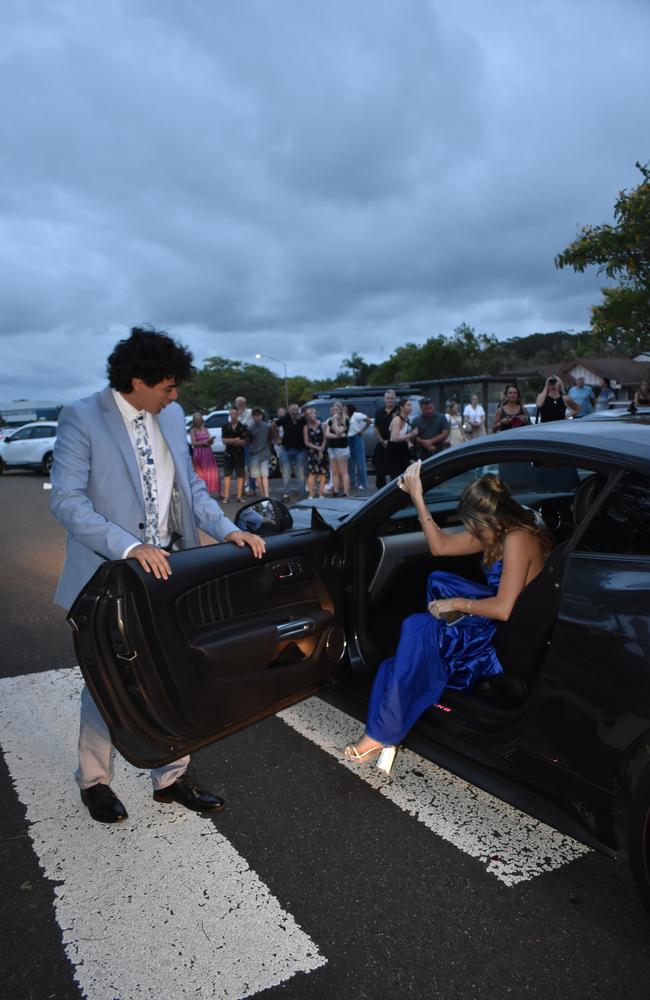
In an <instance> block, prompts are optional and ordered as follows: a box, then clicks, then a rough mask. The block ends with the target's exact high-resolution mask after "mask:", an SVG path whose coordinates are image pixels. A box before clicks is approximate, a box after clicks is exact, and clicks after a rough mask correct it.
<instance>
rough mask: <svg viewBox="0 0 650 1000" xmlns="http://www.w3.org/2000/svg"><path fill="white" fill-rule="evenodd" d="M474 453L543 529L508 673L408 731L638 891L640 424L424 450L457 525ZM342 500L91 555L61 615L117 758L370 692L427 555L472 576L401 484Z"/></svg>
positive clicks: (429, 561) (433, 504) (647, 553)
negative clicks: (251, 524) (149, 557)
mask: <svg viewBox="0 0 650 1000" xmlns="http://www.w3.org/2000/svg"><path fill="white" fill-rule="evenodd" d="M488 471H489V472H494V473H497V474H498V475H500V476H501V477H502V478H503V479H504V480H505V481H506V482H508V483H509V485H510V488H511V490H512V492H513V494H514V495H515V496H516V497H517V499H518V500H519V501H520V502H521V503H523V504H526V505H527V506H529V507H531V508H533V509H534V510H535V511H537V513H538V514H539V516H540V517H542V518H543V519H544V520H545V522H546V524H547V525H548V527H549V530H550V531H551V532H552V534H553V536H554V543H555V547H554V550H553V552H552V554H551V556H550V557H549V559H548V562H547V564H546V567H545V569H544V570H543V571H542V572H541V574H540V575H539V576H538V577H537V578H536V579H535V580H534V581H532V582H531V583H530V584H529V585H528V586H527V587H526V588H525V589H524V590H523V591H522V593H521V595H520V596H519V598H518V600H517V602H516V604H515V607H514V609H513V612H512V614H511V616H510V619H509V620H508V622H506V623H503V624H499V625H498V626H497V640H496V644H497V651H498V655H499V657H500V659H501V662H502V663H503V666H504V673H503V674H501V675H499V676H498V677H496V678H493V679H491V680H489V681H487V682H485V683H483V684H481V685H480V686H477V687H474V688H473V689H471V690H469V691H462V692H458V691H446V692H445V693H444V695H443V697H442V699H441V702H440V704H438V705H435V706H433V707H431V708H430V709H429V710H428V711H426V712H425V713H424V715H423V716H422V718H421V720H420V721H419V723H418V724H417V726H416V729H415V732H414V735H415V737H416V738H417V740H418V749H419V750H420V752H424V753H425V754H426V755H428V756H429V757H430V758H431V759H432V760H434V761H440V762H444V764H445V766H447V767H452V768H453V770H455V771H456V772H457V773H459V774H460V775H463V776H466V777H467V778H468V780H471V781H473V782H474V783H478V784H484V785H486V786H488V787H489V788H490V790H491V791H492V792H493V794H499V795H501V796H502V797H504V798H506V799H508V800H510V801H513V800H514V801H517V802H518V803H519V805H520V807H521V806H522V805H523V808H525V809H527V810H528V811H529V812H531V813H532V814H533V815H535V816H538V817H539V818H541V819H544V820H546V821H547V822H550V823H552V824H553V825H554V826H556V827H559V828H560V829H563V830H564V831H565V832H568V833H571V834H572V835H573V836H577V837H579V838H581V839H583V840H584V841H585V842H586V843H589V844H591V845H592V846H594V845H595V846H597V847H600V848H601V849H602V850H603V851H605V852H607V853H608V854H610V855H614V856H616V857H619V858H622V859H628V860H629V862H630V865H631V868H632V871H633V874H634V876H635V879H636V882H637V885H638V888H639V891H640V893H641V896H642V898H643V901H644V903H645V905H646V906H647V907H649V908H650V669H649V667H648V665H649V664H650V436H649V435H648V428H647V423H645V422H644V421H643V420H637V421H634V420H631V419H630V420H622V421H620V422H619V421H606V420H603V421H601V422H600V423H596V421H594V422H592V423H588V422H587V421H586V420H584V419H583V420H574V421H571V422H570V423H549V424H542V425H537V426H536V427H530V428H527V427H525V428H519V429H517V430H515V431H506V432H503V433H501V434H498V435H488V436H487V437H483V438H479V439H477V440H475V441H472V442H470V443H468V444H467V445H465V446H464V447H463V448H457V449H450V450H448V451H445V452H442V453H440V454H439V455H437V456H434V457H432V458H431V459H429V460H428V461H427V462H425V463H424V464H423V466H422V477H423V482H424V488H425V496H426V503H427V506H428V508H429V510H430V512H431V514H432V515H433V516H434V517H435V519H436V521H437V523H438V524H439V525H441V527H442V528H443V530H445V531H448V532H454V531H457V530H459V528H460V523H459V519H458V515H457V513H456V510H457V505H458V500H459V497H460V495H461V493H462V490H463V489H464V487H465V486H466V485H467V484H468V483H469V482H471V481H472V480H473V479H475V478H477V477H480V476H482V475H484V474H485V473H486V472H488ZM336 506H337V505H336V503H335V502H334V501H328V502H327V504H324V505H323V506H322V513H321V508H319V504H318V502H314V503H312V504H311V506H310V508H309V511H308V514H309V520H308V521H307V516H306V514H303V515H301V520H298V519H297V518H296V520H295V521H293V523H292V517H293V511H292V510H289V509H287V508H286V507H284V506H283V505H282V504H280V503H279V502H278V501H273V502H272V503H271V504H270V505H269V506H268V509H267V510H266V511H265V512H264V517H263V518H260V521H262V520H263V521H264V522H265V533H268V531H269V522H271V529H270V530H274V531H276V532H277V533H276V534H273V535H271V536H270V537H268V538H267V551H266V554H265V556H264V558H263V559H262V560H261V561H259V562H257V561H256V560H254V559H253V558H252V557H251V555H250V554H249V552H248V550H246V549H238V548H236V547H234V546H230V545H216V546H207V547H204V548H197V549H191V550H188V551H184V552H179V553H176V554H173V555H172V556H171V561H172V563H173V575H172V576H171V577H170V579H169V580H167V581H165V582H160V581H157V580H156V579H155V578H154V577H153V576H152V575H151V574H147V573H145V572H144V571H143V570H142V569H141V568H140V566H139V564H138V563H137V562H135V561H119V562H107V563H106V564H104V566H102V567H101V568H100V569H99V570H98V572H97V573H96V574H95V576H94V577H93V579H92V580H91V581H90V582H89V583H88V585H87V586H86V587H85V589H84V591H83V592H82V593H81V595H80V596H79V598H78V599H77V601H76V602H75V604H74V607H73V608H72V610H71V612H70V615H69V618H70V622H71V624H72V626H73V628H74V631H75V644H76V649H77V654H78V657H79V662H80V663H81V666H82V670H83V673H84V676H85V678H86V681H87V683H88V685H89V687H90V689H91V691H92V693H93V697H94V698H95V700H96V701H97V703H98V704H99V706H100V708H101V711H102V714H103V716H104V718H105V719H106V720H107V723H108V725H109V728H110V731H111V735H112V739H113V742H114V743H115V745H116V746H117V747H118V748H119V750H120V752H121V753H123V754H124V756H125V757H126V758H127V759H128V760H130V761H131V762H132V763H133V764H135V765H136V766H140V767H151V766H158V765H161V764H163V763H165V762H167V761H171V760H174V759H176V758H178V757H180V756H182V755H183V754H185V753H189V752H191V751H193V750H196V749H198V748H199V747H201V746H204V745H205V744H207V743H210V742H211V741H213V740H215V739H218V738H220V737H224V736H227V735H229V734H230V733H232V732H235V731H236V730H237V729H240V728H242V727H244V726H247V725H249V724H250V723H252V722H255V721H257V720H259V719H261V718H263V717H264V716H266V715H269V714H271V713H273V712H275V711H276V710H278V709H279V708H281V707H284V706H287V705H289V704H292V703H294V702H296V701H299V700H301V699H303V698H305V697H307V696H309V695H311V694H313V693H314V692H316V691H318V689H319V688H321V687H322V686H323V685H325V684H327V683H328V681H330V680H333V681H334V683H335V684H336V685H337V688H338V690H339V692H340V696H343V697H346V698H348V699H355V700H356V701H357V702H359V701H364V700H366V699H367V697H368V692H369V689H370V686H371V683H372V679H373V676H374V674H375V672H376V670H377V667H378V665H379V664H380V662H381V661H382V660H383V659H384V658H385V657H386V656H387V655H390V654H391V653H392V652H393V651H394V650H395V647H396V644H397V641H398V635H399V630H400V626H401V623H402V621H403V619H404V618H405V617H406V616H407V615H408V614H411V613H412V612H414V611H416V610H421V609H422V607H423V605H424V595H425V588H426V580H427V576H428V574H429V573H430V572H431V571H432V570H433V569H443V570H445V569H452V568H453V570H454V571H455V572H460V573H462V574H463V575H465V576H466V577H468V578H470V579H480V573H481V570H480V566H479V562H478V560H479V557H478V556H476V557H474V556H472V557H467V558H462V559H458V558H456V559H454V560H449V559H446V558H434V557H432V556H431V555H430V553H429V551H428V549H427V545H426V543H425V539H424V535H423V533H422V530H421V528H420V526H419V524H418V519H417V517H416V513H415V509H414V507H413V506H412V504H411V502H410V499H409V497H408V496H407V495H405V494H404V493H403V492H402V491H400V490H399V489H398V488H397V486H396V484H395V483H394V482H393V483H390V484H388V485H387V486H386V487H385V488H384V489H383V490H381V491H379V492H378V493H377V494H375V495H374V496H372V497H370V499H368V500H367V501H366V502H365V503H363V504H359V503H355V504H348V505H347V506H346V508H344V509H342V511H341V513H339V514H337V513H336ZM245 514H246V509H245V508H244V509H243V514H242V516H245ZM302 517H304V520H303V519H302ZM353 730H354V727H353ZM350 735H351V736H354V735H355V734H354V731H352V732H351V734H350ZM393 780H395V779H393Z"/></svg>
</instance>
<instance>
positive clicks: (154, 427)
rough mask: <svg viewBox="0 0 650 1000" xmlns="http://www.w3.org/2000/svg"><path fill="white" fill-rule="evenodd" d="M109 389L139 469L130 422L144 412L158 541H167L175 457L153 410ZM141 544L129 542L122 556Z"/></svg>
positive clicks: (124, 556) (164, 542)
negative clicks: (155, 490) (138, 407)
mask: <svg viewBox="0 0 650 1000" xmlns="http://www.w3.org/2000/svg"><path fill="white" fill-rule="evenodd" d="M111 391H112V393H113V399H114V400H115V405H116V406H117V408H118V410H119V411H120V414H121V416H122V420H123V421H124V426H125V427H126V432H127V434H128V435H129V440H130V441H131V444H132V446H133V454H134V455H135V459H136V462H137V464H138V469H140V463H139V462H138V453H137V451H136V447H135V427H134V426H133V421H134V420H135V418H136V417H138V416H140V414H141V413H144V422H145V425H146V427H147V433H148V435H149V441H150V442H151V450H152V452H153V464H154V466H155V468H156V483H157V485H158V529H159V532H160V544H161V546H163V545H168V544H169V540H170V535H169V508H170V507H171V502H172V489H173V487H174V475H175V472H174V460H173V459H172V456H171V453H170V451H169V448H168V447H167V442H166V441H165V439H164V437H163V436H162V433H161V430H160V427H159V426H158V421H157V420H156V419H155V417H154V416H153V414H152V413H148V412H147V411H143V410H136V408H135V407H134V406H131V404H130V403H129V401H128V399H126V398H125V397H124V396H123V395H122V393H121V392H118V391H117V390H116V389H112V390H111ZM140 482H142V474H140ZM142 496H143V497H144V489H143V491H142ZM140 544H142V543H141V542H134V544H133V545H129V547H128V548H127V549H125V551H124V552H123V554H122V559H126V557H127V555H128V554H129V552H130V551H131V549H134V548H135V546H136V545H140Z"/></svg>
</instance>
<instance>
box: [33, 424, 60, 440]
mask: <svg viewBox="0 0 650 1000" xmlns="http://www.w3.org/2000/svg"><path fill="white" fill-rule="evenodd" d="M55 434H56V427H45V426H41V427H32V434H31V436H32V439H33V438H51V437H54V436H55Z"/></svg>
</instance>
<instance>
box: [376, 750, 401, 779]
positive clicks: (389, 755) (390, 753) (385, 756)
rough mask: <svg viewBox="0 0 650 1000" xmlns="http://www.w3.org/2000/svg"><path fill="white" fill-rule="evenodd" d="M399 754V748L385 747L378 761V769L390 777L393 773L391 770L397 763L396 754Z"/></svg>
mask: <svg viewBox="0 0 650 1000" xmlns="http://www.w3.org/2000/svg"><path fill="white" fill-rule="evenodd" d="M396 753H397V747H384V748H383V750H382V751H381V753H380V754H379V757H378V759H377V767H378V768H379V770H380V771H383V772H384V774H386V775H388V774H390V772H391V768H392V766H393V764H394V763H395V754H396Z"/></svg>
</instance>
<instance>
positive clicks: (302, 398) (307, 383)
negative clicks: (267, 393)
mask: <svg viewBox="0 0 650 1000" xmlns="http://www.w3.org/2000/svg"><path fill="white" fill-rule="evenodd" d="M288 385H289V402H290V403H306V402H307V400H308V399H311V397H312V396H313V395H314V387H313V385H312V383H311V379H308V378H307V376H306V375H292V377H291V378H290V379H289V382H288ZM282 406H284V389H283V390H282Z"/></svg>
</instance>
